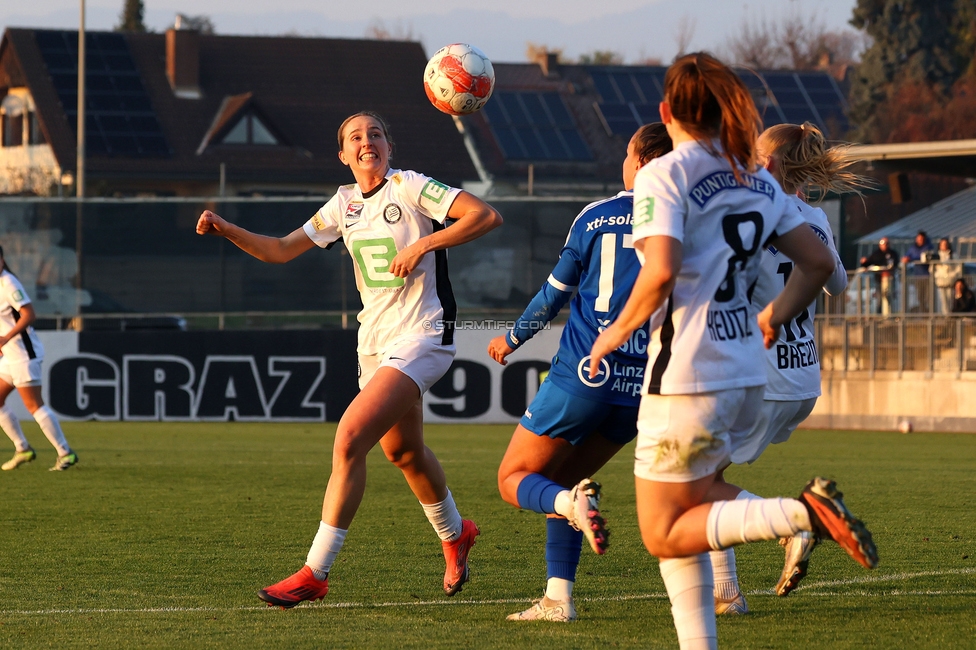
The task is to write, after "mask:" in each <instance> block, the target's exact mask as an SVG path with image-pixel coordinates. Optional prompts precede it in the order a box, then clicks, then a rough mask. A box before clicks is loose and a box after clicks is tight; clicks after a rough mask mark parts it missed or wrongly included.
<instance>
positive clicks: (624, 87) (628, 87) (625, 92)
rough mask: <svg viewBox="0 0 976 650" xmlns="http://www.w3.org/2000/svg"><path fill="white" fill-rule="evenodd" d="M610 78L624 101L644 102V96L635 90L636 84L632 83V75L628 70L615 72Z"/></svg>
mask: <svg viewBox="0 0 976 650" xmlns="http://www.w3.org/2000/svg"><path fill="white" fill-rule="evenodd" d="M612 78H613V80H614V82H615V83H616V84H617V90H619V91H620V94H621V95H622V96H623V98H624V101H625V102H640V103H643V102H644V98H643V97H641V94H640V91H638V90H637V86H636V85H635V83H634V77H633V75H631V74H630V73H629V72H616V73H614V74H613V77H612Z"/></svg>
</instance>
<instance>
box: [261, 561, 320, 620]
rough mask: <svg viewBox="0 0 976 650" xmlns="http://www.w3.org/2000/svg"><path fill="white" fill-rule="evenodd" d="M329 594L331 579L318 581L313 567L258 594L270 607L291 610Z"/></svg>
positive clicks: (306, 568)
mask: <svg viewBox="0 0 976 650" xmlns="http://www.w3.org/2000/svg"><path fill="white" fill-rule="evenodd" d="M327 593H329V579H328V578H326V579H325V580H318V579H317V578H316V577H315V574H313V573H312V569H311V567H309V566H308V565H305V566H303V567H302V570H301V571H299V572H298V573H296V574H294V575H292V576H289V577H287V578H285V579H284V580H282V581H281V582H279V583H276V584H273V585H271V586H270V587H265V588H264V589H262V590H261V591H259V592H258V598H260V599H261V600H263V601H264V602H266V603H268V607H280V608H281V609H291V608H292V607H294V606H295V605H297V604H298V603H300V602H302V601H303V600H307V601H310V602H312V601H316V600H322V599H323V598H325V595H326V594H327Z"/></svg>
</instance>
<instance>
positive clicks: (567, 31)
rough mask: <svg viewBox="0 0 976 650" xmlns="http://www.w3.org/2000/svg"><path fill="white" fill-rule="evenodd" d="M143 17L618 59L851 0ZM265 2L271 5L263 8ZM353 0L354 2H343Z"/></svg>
mask: <svg viewBox="0 0 976 650" xmlns="http://www.w3.org/2000/svg"><path fill="white" fill-rule="evenodd" d="M144 4H145V7H146V18H145V22H146V25H147V26H148V27H149V28H150V29H153V30H155V31H163V30H165V29H166V28H167V27H169V26H171V25H172V24H173V19H174V17H175V15H176V14H177V13H178V12H181V13H184V14H188V15H200V14H204V15H207V16H209V17H210V18H211V20H212V21H213V22H214V24H215V26H216V29H217V33H219V34H292V35H302V36H324V37H342V38H360V37H362V36H364V35H365V33H366V30H367V28H368V27H369V26H370V25H371V24H375V23H376V21H380V22H381V23H382V25H383V26H385V28H386V29H387V30H388V31H391V32H393V33H394V34H397V35H400V36H407V37H409V38H411V39H412V40H420V41H422V42H423V44H424V47H425V48H426V50H427V52H428V53H433V52H434V50H436V49H437V48H439V47H441V46H442V45H446V44H448V43H453V42H459V41H460V42H468V43H472V44H474V45H477V46H478V47H480V48H481V49H482V50H484V51H485V53H487V54H488V56H489V57H490V58H492V59H494V60H496V61H512V62H515V61H523V60H525V50H526V44H527V42H530V41H531V42H533V43H537V44H545V45H548V46H549V47H551V48H560V49H562V50H563V51H564V53H565V54H566V55H567V56H568V57H570V58H575V57H578V56H579V55H580V54H582V53H588V52H593V51H595V50H612V51H615V52H618V53H620V54H621V55H623V57H624V60H625V62H631V63H632V62H635V61H637V60H639V59H643V58H647V57H656V58H660V59H662V60H663V61H665V62H667V61H669V60H670V59H671V58H672V57H673V56H674V54H675V52H676V49H677V34H678V33H679V32H680V31H681V28H682V26H684V27H685V28H686V29H687V28H688V27H690V28H691V33H692V34H693V37H692V39H691V49H709V50H713V51H719V52H720V50H721V46H722V44H723V43H724V42H725V40H726V39H727V38H728V36H730V35H731V34H733V33H734V32H735V30H736V29H740V28H741V27H742V26H743V25H745V24H746V23H747V22H753V23H756V22H758V21H761V20H763V19H765V20H768V21H776V20H778V19H779V18H780V17H782V16H784V15H786V14H789V13H790V12H794V13H799V14H800V15H802V16H804V17H806V18H807V19H808V20H816V21H819V22H821V23H822V24H824V25H825V26H826V27H827V28H829V29H842V28H845V27H847V26H848V25H847V21H848V20H849V19H850V17H851V13H852V10H853V7H854V4H855V0H805V1H803V0H682V1H677V0H528V1H527V0H492V1H491V2H471V1H470V0H468V1H462V0H434V1H433V2H416V3H411V2H404V1H403V0H370V1H369V2H367V3H364V4H363V5H358V3H352V2H349V0H274V2H273V3H268V2H265V1H264V0H144ZM79 5H80V0H29V1H27V2H25V1H23V0H19V1H18V0H0V28H6V27H58V28H65V29H73V28H77V26H78V13H79ZM122 6H123V0H88V1H87V16H88V17H87V25H88V28H89V29H102V30H106V29H111V28H112V26H114V25H115V24H116V23H117V22H118V16H119V13H120V12H121V9H122ZM269 6H272V7H274V10H273V11H271V10H269ZM350 6H354V7H355V8H356V9H355V11H350V9H349V7H350Z"/></svg>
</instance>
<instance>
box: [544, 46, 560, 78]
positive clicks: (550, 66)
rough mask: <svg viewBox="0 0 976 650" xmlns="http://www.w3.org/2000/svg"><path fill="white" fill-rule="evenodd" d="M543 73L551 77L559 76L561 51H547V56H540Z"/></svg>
mask: <svg viewBox="0 0 976 650" xmlns="http://www.w3.org/2000/svg"><path fill="white" fill-rule="evenodd" d="M539 67H541V68H542V74H543V75H545V76H546V77H549V78H550V79H551V78H553V77H558V76H559V52H546V53H545V57H540V58H539Z"/></svg>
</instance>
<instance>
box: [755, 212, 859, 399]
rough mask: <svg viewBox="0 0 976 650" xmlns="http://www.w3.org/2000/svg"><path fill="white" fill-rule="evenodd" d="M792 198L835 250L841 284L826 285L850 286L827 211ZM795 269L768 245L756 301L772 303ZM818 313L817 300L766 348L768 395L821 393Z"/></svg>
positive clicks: (795, 396)
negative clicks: (814, 322) (815, 338)
mask: <svg viewBox="0 0 976 650" xmlns="http://www.w3.org/2000/svg"><path fill="white" fill-rule="evenodd" d="M788 198H789V199H790V203H791V204H792V205H793V206H794V209H795V210H796V211H797V213H798V214H799V215H800V216H801V217H803V219H804V221H806V222H807V224H808V225H809V226H810V228H811V229H812V230H813V232H814V233H816V235H817V237H819V238H820V239H821V241H823V243H824V244H826V245H827V248H829V249H830V251H831V252H832V253H833V254H834V264H835V265H837V267H838V269H839V270H838V271H835V274H834V277H832V278H831V280H835V281H836V284H837V286H836V287H831V286H830V281H828V284H827V286H826V287H825V289H826V290H827V291H828V292H829V293H831V294H835V293H838V292H840V291H843V290H844V288H845V287H846V286H847V273H846V272H845V271H844V270H843V269H844V265H843V262H841V261H840V257H839V256H838V254H837V247H836V246H835V245H834V233H833V232H832V231H831V229H830V222H829V221H828V220H827V215H826V214H825V213H824V211H823V210H821V209H820V208H817V207H814V206H811V205H807V204H806V203H804V202H803V200H801V199H800V198H799V197H797V196H790V197H788ZM792 271H793V261H792V260H790V258H788V257H787V256H786V255H785V254H783V253H782V252H781V251H778V250H776V247H775V246H769V247H767V248H766V250H765V251H763V253H762V264H761V267H760V271H759V280H758V281H757V282H756V290H755V291H754V292H753V294H752V303H753V305H755V306H756V308H757V309H762V308H763V307H765V306H766V305H767V304H769V303H770V301H772V299H773V298H775V297H776V295H777V294H778V293H779V292H780V291H782V290H783V287H784V286H785V285H786V281H787V279H789V277H790V273H791V272H792ZM816 313H817V303H816V301H814V302H813V303H812V304H811V305H810V306H809V307H807V308H806V309H805V310H804V311H802V312H800V313H799V314H798V315H797V316H796V318H793V319H792V320H790V322H788V323H787V324H786V325H784V326H783V330H782V332H780V337H779V340H778V341H777V342H776V344H775V345H773V347H772V348H770V349H769V350H766V351H765V357H766V377H767V379H768V382H767V384H766V394H765V399H767V400H770V401H774V402H784V401H789V402H791V401H799V400H805V399H810V398H811V397H819V396H820V355H819V353H818V351H817V346H816V343H815V342H814V325H813V320H814V316H815V315H816Z"/></svg>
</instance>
